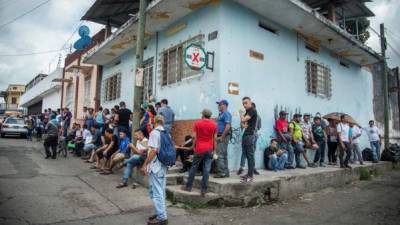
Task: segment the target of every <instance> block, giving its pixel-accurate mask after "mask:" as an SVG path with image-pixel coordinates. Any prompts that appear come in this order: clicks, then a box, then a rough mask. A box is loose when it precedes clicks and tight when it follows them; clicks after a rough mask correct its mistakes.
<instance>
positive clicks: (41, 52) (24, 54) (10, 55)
mask: <svg viewBox="0 0 400 225" xmlns="http://www.w3.org/2000/svg"><path fill="white" fill-rule="evenodd" d="M65 49H68V48H63V49H58V50H48V51H40V52H29V53H21V54H0V57H12V56H27V55H43V54H48V53H53V52H61V51H63V50H65Z"/></svg>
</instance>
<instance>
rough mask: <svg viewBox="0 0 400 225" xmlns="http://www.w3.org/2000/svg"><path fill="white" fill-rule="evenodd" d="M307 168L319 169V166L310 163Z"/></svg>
mask: <svg viewBox="0 0 400 225" xmlns="http://www.w3.org/2000/svg"><path fill="white" fill-rule="evenodd" d="M307 166H308V167H311V168H316V167H317V165H315V163H308V164H307Z"/></svg>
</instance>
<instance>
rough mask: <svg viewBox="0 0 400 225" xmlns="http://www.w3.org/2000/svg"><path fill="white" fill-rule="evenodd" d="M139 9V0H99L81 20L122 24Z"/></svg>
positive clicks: (112, 24) (114, 24)
mask: <svg viewBox="0 0 400 225" xmlns="http://www.w3.org/2000/svg"><path fill="white" fill-rule="evenodd" d="M138 10H139V0H97V1H96V2H95V3H94V4H93V5H92V7H90V9H89V10H88V11H87V12H86V13H85V15H84V16H83V17H82V18H81V20H88V21H92V22H95V23H100V24H103V25H107V24H110V25H111V26H114V27H120V26H122V25H123V24H124V23H125V22H126V21H128V20H129V19H130V18H131V17H132V15H135V14H136V13H137V12H138Z"/></svg>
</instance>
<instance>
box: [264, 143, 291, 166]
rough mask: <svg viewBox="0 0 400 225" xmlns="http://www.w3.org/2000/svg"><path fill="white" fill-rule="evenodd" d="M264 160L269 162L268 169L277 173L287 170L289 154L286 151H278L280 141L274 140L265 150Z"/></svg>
mask: <svg viewBox="0 0 400 225" xmlns="http://www.w3.org/2000/svg"><path fill="white" fill-rule="evenodd" d="M264 159H265V160H268V163H266V164H267V165H266V166H267V168H268V169H270V170H272V171H275V172H276V171H278V170H284V169H285V164H286V161H287V159H288V154H287V152H286V150H285V149H278V141H277V140H276V139H272V140H271V145H270V146H269V147H268V148H267V149H265V152H264Z"/></svg>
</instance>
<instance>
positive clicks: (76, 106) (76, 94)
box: [74, 56, 81, 120]
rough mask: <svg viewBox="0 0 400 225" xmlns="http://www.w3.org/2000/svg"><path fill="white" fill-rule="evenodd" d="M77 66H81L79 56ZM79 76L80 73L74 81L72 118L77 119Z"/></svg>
mask: <svg viewBox="0 0 400 225" xmlns="http://www.w3.org/2000/svg"><path fill="white" fill-rule="evenodd" d="M78 66H81V57H80V56H79V58H78ZM79 77H80V73H79V74H78V76H77V77H76V82H75V107H74V119H75V120H77V118H78V115H77V114H78V99H79V98H78V93H79Z"/></svg>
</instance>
